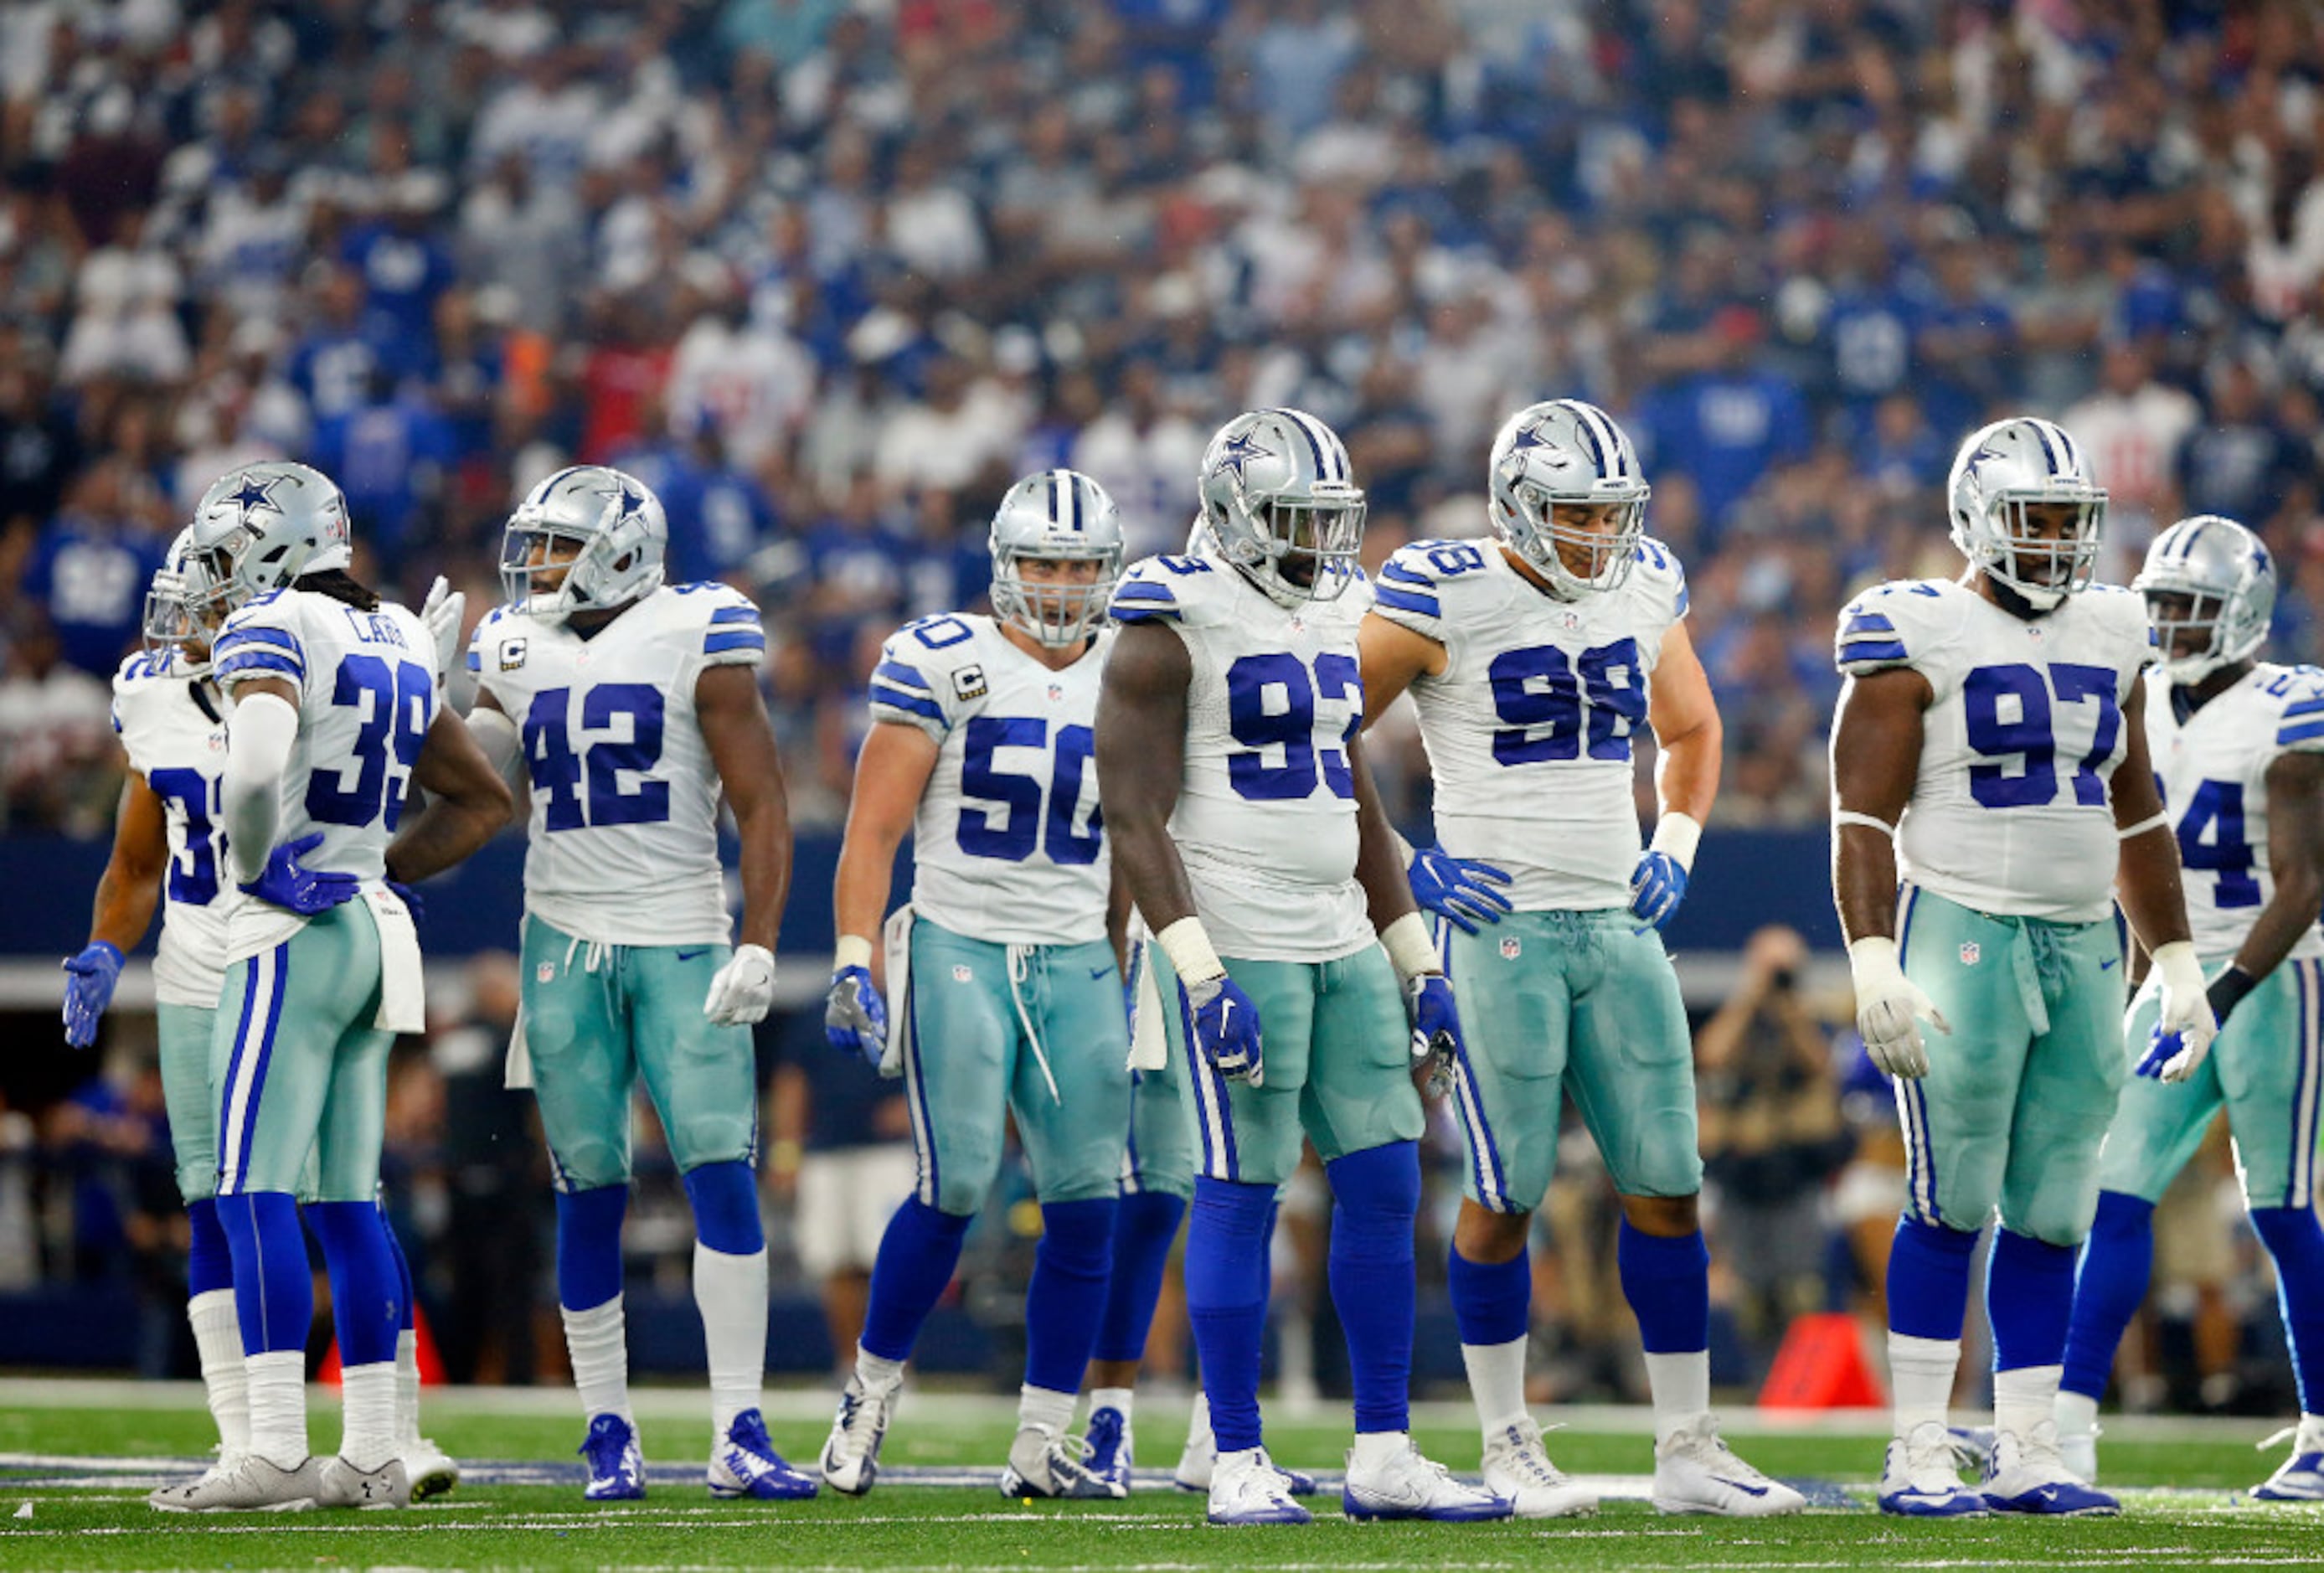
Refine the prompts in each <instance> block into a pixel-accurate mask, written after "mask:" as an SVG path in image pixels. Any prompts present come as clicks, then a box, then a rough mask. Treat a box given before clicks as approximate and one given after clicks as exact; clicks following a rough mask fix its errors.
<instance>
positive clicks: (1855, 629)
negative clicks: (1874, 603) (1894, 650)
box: [1840, 612, 1896, 639]
mask: <svg viewBox="0 0 2324 1573" xmlns="http://www.w3.org/2000/svg"><path fill="white" fill-rule="evenodd" d="M1895 632H1896V625H1895V624H1894V623H1892V622H1890V621H1889V620H1888V619H1887V618H1886V617H1885V616H1883V615H1881V614H1880V613H1878V612H1858V613H1857V614H1856V615H1854V616H1853V617H1850V618H1849V620H1848V626H1847V627H1846V628H1845V629H1844V630H1842V631H1841V634H1840V637H1841V638H1843V639H1845V638H1847V637H1848V636H1849V634H1894V633H1895Z"/></svg>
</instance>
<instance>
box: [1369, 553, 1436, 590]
mask: <svg viewBox="0 0 2324 1573" xmlns="http://www.w3.org/2000/svg"><path fill="white" fill-rule="evenodd" d="M1380 578H1384V579H1394V580H1395V581H1396V582H1397V583H1398V584H1400V585H1412V586H1415V587H1416V588H1420V589H1424V590H1434V588H1436V581H1435V580H1434V579H1432V578H1425V577H1423V576H1422V575H1420V574H1416V573H1415V572H1413V571H1412V570H1411V569H1408V568H1406V567H1405V566H1404V564H1402V563H1400V562H1398V561H1397V560H1395V559H1394V558H1390V559H1389V560H1388V561H1387V562H1384V563H1382V564H1381V565H1380Z"/></svg>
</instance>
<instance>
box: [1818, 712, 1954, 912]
mask: <svg viewBox="0 0 2324 1573" xmlns="http://www.w3.org/2000/svg"><path fill="white" fill-rule="evenodd" d="M1934 697H1935V694H1934V691H1933V690H1932V689H1931V688H1930V687H1929V680H1928V679H1926V678H1924V677H1923V676H1922V675H1921V674H1920V673H1919V672H1916V671H1911V670H1910V669H1908V668H1903V667H1898V668H1893V669H1891V670H1889V671H1877V672H1870V673H1867V674H1866V675H1864V676H1861V677H1851V678H1849V680H1848V681H1847V682H1846V683H1844V684H1842V685H1841V687H1840V709H1839V712H1838V714H1837V715H1836V716H1835V717H1833V720H1832V728H1831V793H1832V809H1833V821H1832V832H1831V889H1832V899H1833V901H1834V902H1835V903H1836V904H1837V905H1838V906H1839V908H1840V933H1841V935H1842V937H1843V938H1845V939H1848V940H1849V942H1850V943H1853V942H1854V941H1856V940H1858V939H1870V938H1879V939H1895V934H1896V848H1895V841H1894V840H1893V838H1892V837H1893V832H1894V829H1895V825H1896V822H1897V821H1898V820H1899V819H1903V818H1904V805H1905V803H1906V802H1907V801H1909V800H1911V798H1912V795H1913V782H1914V779H1915V778H1916V777H1917V776H1918V774H1919V773H1920V768H1921V739H1922V717H1923V711H1925V710H1926V709H1927V708H1928V707H1929V702H1930V701H1931V699H1933V698H1934ZM1841 816H1849V817H1848V818H1842V817H1841ZM1867 821H1869V823H1867ZM1883 826H1886V827H1887V828H1886V829H1883V828H1881V827H1883Z"/></svg>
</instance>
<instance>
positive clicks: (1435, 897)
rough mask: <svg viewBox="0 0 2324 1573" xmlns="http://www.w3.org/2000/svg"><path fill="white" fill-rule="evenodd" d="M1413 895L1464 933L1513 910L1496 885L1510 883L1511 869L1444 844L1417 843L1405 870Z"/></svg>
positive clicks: (1429, 909) (1492, 921)
mask: <svg viewBox="0 0 2324 1573" xmlns="http://www.w3.org/2000/svg"><path fill="white" fill-rule="evenodd" d="M1404 873H1405V878H1406V880H1408V881H1409V882H1410V883H1411V885H1412V899H1413V900H1414V901H1416V902H1419V903H1420V904H1421V906H1422V907H1423V908H1424V909H1425V910H1426V911H1432V912H1434V913H1435V914H1436V915H1437V916H1438V917H1440V918H1443V920H1444V921H1446V922H1448V923H1450V924H1452V926H1453V927H1454V928H1456V929H1458V930H1461V932H1462V933H1463V934H1473V933H1475V932H1476V931H1477V925H1478V924H1480V923H1498V922H1499V921H1501V914H1503V913H1504V912H1507V911H1508V910H1509V900H1508V897H1507V896H1505V895H1503V894H1501V893H1500V892H1499V891H1497V890H1495V889H1494V888H1493V886H1494V885H1497V884H1508V883H1509V876H1508V873H1507V872H1506V871H1504V870H1502V869H1499V868H1496V867H1494V866H1493V865H1491V864H1489V863H1480V862H1479V861H1478V860H1477V859H1475V858H1473V857H1455V856H1452V854H1451V853H1449V852H1447V851H1445V850H1444V849H1443V847H1416V848H1414V850H1413V854H1412V866H1411V867H1409V868H1407V869H1406V870H1405V871H1404Z"/></svg>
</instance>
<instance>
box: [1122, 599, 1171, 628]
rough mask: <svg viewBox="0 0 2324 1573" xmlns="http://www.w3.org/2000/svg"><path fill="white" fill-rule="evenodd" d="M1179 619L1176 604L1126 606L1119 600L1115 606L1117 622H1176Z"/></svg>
mask: <svg viewBox="0 0 2324 1573" xmlns="http://www.w3.org/2000/svg"><path fill="white" fill-rule="evenodd" d="M1177 619H1178V608H1177V607H1176V606H1175V605H1173V606H1121V605H1120V604H1119V603H1118V602H1117V603H1116V605H1115V606H1114V607H1113V620H1114V621H1115V622H1117V623H1174V622H1176V621H1177Z"/></svg>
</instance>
